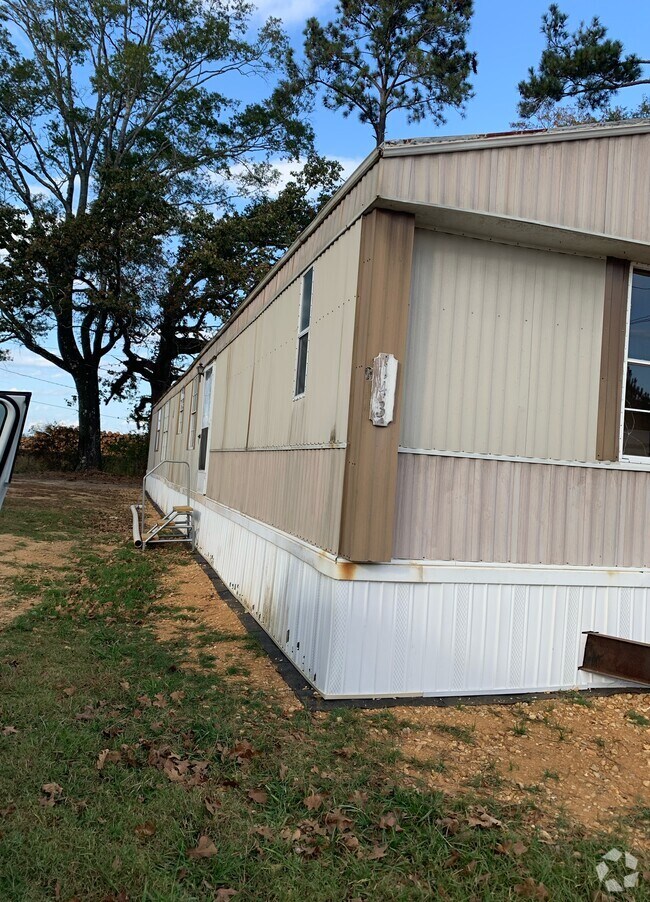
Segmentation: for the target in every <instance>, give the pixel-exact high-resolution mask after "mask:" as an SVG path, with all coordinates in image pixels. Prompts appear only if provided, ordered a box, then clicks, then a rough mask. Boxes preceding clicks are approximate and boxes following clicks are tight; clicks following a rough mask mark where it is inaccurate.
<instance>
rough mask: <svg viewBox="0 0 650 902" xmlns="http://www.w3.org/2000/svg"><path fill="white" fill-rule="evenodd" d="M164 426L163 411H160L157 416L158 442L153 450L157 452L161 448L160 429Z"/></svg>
mask: <svg viewBox="0 0 650 902" xmlns="http://www.w3.org/2000/svg"><path fill="white" fill-rule="evenodd" d="M161 425H162V410H159V411H158V413H157V415H156V441H155V443H154V446H153V450H154V451H157V450H158V449H159V448H160V427H161Z"/></svg>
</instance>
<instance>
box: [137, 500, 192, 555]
mask: <svg viewBox="0 0 650 902" xmlns="http://www.w3.org/2000/svg"><path fill="white" fill-rule="evenodd" d="M131 513H132V514H133V542H134V544H135V546H136V548H142V549H144V548H146V547H147V545H161V544H163V543H166V542H189V543H190V544H191V545H192V548H194V528H193V525H192V514H193V513H194V508H192V507H191V506H190V505H189V504H177V505H174V507H173V508H172V509H171V511H170V512H169V513H168V514H165V516H164V517H163V518H162V520H156V522H155V523H154V524H153V526H151V528H150V529H149V531H148V532H146V533H144V535H142V534H141V532H140V513H141V505H139V504H134V505H132V506H131Z"/></svg>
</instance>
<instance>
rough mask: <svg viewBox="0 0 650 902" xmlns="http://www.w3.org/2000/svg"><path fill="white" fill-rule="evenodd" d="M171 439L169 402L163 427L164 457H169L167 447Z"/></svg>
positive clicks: (164, 413)
mask: <svg viewBox="0 0 650 902" xmlns="http://www.w3.org/2000/svg"><path fill="white" fill-rule="evenodd" d="M168 439H169V401H168V402H167V403H166V404H165V406H164V407H163V427H162V456H163V457H167V445H168Z"/></svg>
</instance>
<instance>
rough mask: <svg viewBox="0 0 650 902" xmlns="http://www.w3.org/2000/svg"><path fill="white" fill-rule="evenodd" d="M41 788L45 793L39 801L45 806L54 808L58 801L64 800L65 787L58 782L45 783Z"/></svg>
mask: <svg viewBox="0 0 650 902" xmlns="http://www.w3.org/2000/svg"><path fill="white" fill-rule="evenodd" d="M41 789H42V790H43V792H44V793H45V795H44V796H41V798H40V800H39V801H40V804H41V805H42V806H43V807H44V808H54V806H55V805H56V804H57V802H62V801H63V787H62V786H59V784H58V783H44V784H43V786H42V787H41Z"/></svg>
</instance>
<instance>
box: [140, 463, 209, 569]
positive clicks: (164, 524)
mask: <svg viewBox="0 0 650 902" xmlns="http://www.w3.org/2000/svg"><path fill="white" fill-rule="evenodd" d="M165 464H181V465H182V466H184V467H187V483H186V487H185V496H186V498H187V504H186V505H185V510H182V509H181V510H177V508H182V506H181V505H177V506H175V507H174V508H173V509H172V511H171V512H170V513H169V514H165V515H164V517H163V520H162V521H160V522H158V523H157V524H156V525H155V526H153V527H152V528H151V529H150V530H149V532H148V533H147V534H146V535H145V531H144V514H145V506H146V503H147V479H148V478H149V476H151V475H152V474H153V473H155V472H156V470H158V469H160V467H162V466H164V465H165ZM191 475H192V471H191V469H190V465H189V462H188V461H186V460H171V459H169V458H166V459H165V460H161V461H159V463H157V464H156V466H155V467H152V468H151V469H150V470H147V472H146V473H145V475H144V477H143V479H142V504H141V505H140V524H139V526H140V541H141V547H142V550H143V551H144V549H145V547H146V544H147V542H148V541H151V540H152V539H154V538H155V537H156V536H157V535H158V534H159V533H161V532H162V531H163V530H164V529H166V528H170V529H174V530H177V529H180V530H183V531H184V532H182V533H181V535H180V536H178V537H177V538H176V537H175V538H172V539H158V541H160V542H188V541H189V542H192V546H194V529H193V526H192V505H191V501H190V497H191V496H190V479H191ZM179 514H182V515H184V518H185V519H184V521H183V522H180V523H177V522H176V519H177V517H178V515H179ZM135 523H136V520H135V516H134V527H135Z"/></svg>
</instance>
